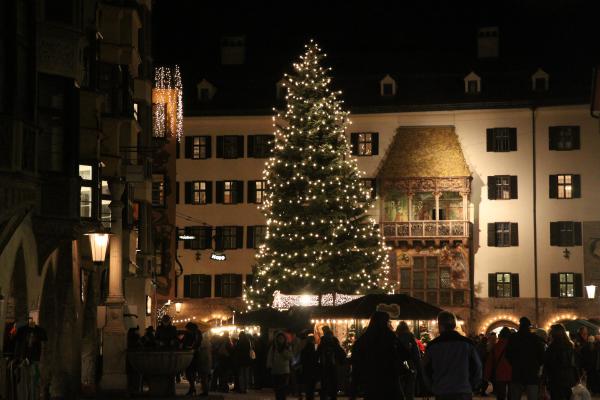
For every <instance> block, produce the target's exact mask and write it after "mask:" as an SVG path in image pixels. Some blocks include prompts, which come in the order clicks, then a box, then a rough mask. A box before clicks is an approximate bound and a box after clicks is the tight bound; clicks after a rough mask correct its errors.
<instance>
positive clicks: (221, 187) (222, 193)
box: [216, 181, 225, 204]
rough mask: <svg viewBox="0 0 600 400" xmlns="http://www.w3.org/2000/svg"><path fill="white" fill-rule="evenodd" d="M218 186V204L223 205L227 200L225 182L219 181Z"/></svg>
mask: <svg viewBox="0 0 600 400" xmlns="http://www.w3.org/2000/svg"><path fill="white" fill-rule="evenodd" d="M216 186H217V187H216V189H217V196H216V203H217V204H223V201H224V199H225V182H224V181H217V182H216Z"/></svg>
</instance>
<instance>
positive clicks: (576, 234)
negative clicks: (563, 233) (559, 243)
mask: <svg viewBox="0 0 600 400" xmlns="http://www.w3.org/2000/svg"><path fill="white" fill-rule="evenodd" d="M581 236H582V233H581V222H573V245H574V246H581V243H582V238H581Z"/></svg>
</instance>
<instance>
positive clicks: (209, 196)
mask: <svg viewBox="0 0 600 400" xmlns="http://www.w3.org/2000/svg"><path fill="white" fill-rule="evenodd" d="M205 183H206V204H211V203H212V192H213V190H212V186H213V183H212V181H205Z"/></svg>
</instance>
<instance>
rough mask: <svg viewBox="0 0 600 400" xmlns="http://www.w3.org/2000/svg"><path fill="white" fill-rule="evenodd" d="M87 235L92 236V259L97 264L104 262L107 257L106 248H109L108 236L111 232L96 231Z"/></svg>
mask: <svg viewBox="0 0 600 400" xmlns="http://www.w3.org/2000/svg"><path fill="white" fill-rule="evenodd" d="M86 235H87V236H88V237H89V238H90V248H91V250H92V261H93V262H94V263H95V264H103V263H104V260H105V259H106V249H108V238H109V236H110V234H108V233H103V232H95V233H87V234H86Z"/></svg>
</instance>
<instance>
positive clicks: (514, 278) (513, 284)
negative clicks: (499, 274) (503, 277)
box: [510, 274, 521, 297]
mask: <svg viewBox="0 0 600 400" xmlns="http://www.w3.org/2000/svg"><path fill="white" fill-rule="evenodd" d="M510 288H511V290H512V293H511V295H512V297H520V296H521V290H520V288H519V274H510Z"/></svg>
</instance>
